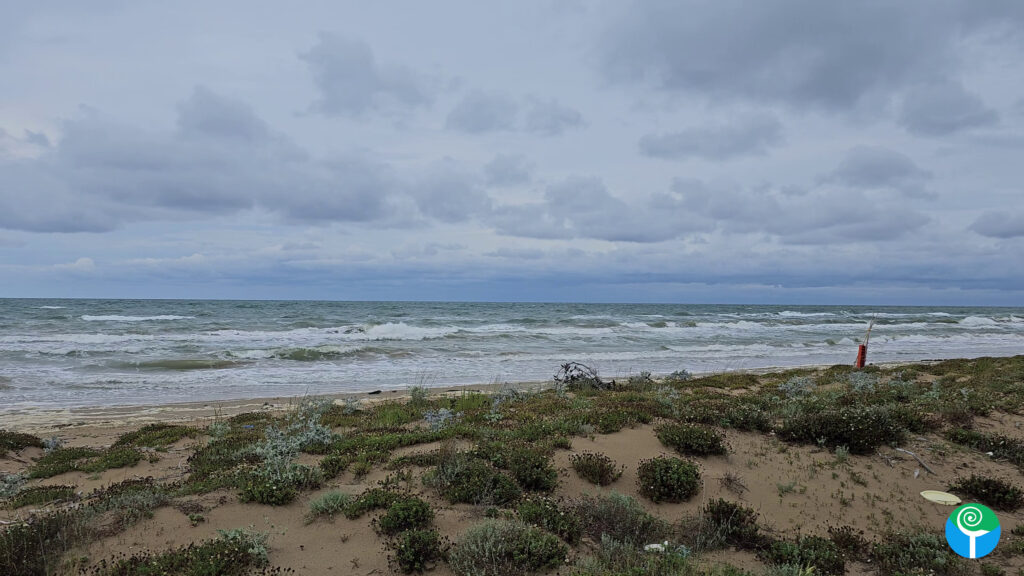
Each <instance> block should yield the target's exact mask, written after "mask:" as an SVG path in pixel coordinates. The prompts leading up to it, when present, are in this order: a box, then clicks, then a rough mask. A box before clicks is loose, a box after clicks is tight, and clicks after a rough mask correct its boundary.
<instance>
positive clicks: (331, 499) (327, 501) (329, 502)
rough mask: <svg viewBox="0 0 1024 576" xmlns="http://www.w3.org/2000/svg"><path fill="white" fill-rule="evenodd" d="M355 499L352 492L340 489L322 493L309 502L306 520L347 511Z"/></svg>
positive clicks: (332, 516) (309, 520) (330, 516)
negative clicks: (339, 490)
mask: <svg viewBox="0 0 1024 576" xmlns="http://www.w3.org/2000/svg"><path fill="white" fill-rule="evenodd" d="M353 499H354V498H353V496H352V495H351V494H345V493H344V492H338V491H331V492H327V493H326V494H322V495H320V496H319V497H317V498H315V499H313V500H312V501H311V502H310V503H309V514H308V515H307V516H306V521H307V522H312V521H313V520H315V519H317V518H320V517H323V516H326V517H328V518H334V517H335V516H337V515H338V514H342V513H343V512H345V510H346V509H348V507H349V505H351V504H352V500H353Z"/></svg>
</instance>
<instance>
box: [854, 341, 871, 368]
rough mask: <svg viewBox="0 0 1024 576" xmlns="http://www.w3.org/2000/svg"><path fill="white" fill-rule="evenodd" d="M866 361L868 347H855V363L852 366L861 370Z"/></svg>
mask: <svg viewBox="0 0 1024 576" xmlns="http://www.w3.org/2000/svg"><path fill="white" fill-rule="evenodd" d="M867 360H868V345H867V344H861V345H860V346H858V347H857V361H856V362H854V364H853V365H854V366H855V367H857V368H863V367H864V363H865V362H867Z"/></svg>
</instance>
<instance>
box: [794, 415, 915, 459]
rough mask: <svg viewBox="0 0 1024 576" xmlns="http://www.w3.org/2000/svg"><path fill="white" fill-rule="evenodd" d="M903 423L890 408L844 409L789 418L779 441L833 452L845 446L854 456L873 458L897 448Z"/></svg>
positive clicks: (901, 437)
mask: <svg viewBox="0 0 1024 576" xmlns="http://www.w3.org/2000/svg"><path fill="white" fill-rule="evenodd" d="M901 416H905V414H904V415H901ZM901 422H902V420H901V418H900V417H898V416H897V415H895V414H894V413H893V410H892V409H890V408H888V407H884V406H843V407H840V408H833V409H825V410H822V411H820V412H815V411H805V412H801V413H799V414H796V415H794V416H793V417H791V418H787V419H786V420H785V422H784V423H783V425H782V428H781V429H780V430H779V437H780V438H782V439H783V440H787V441H790V442H801V443H804V444H821V445H824V446H828V447H830V448H835V447H837V446H846V447H847V448H849V449H850V452H852V453H854V454H871V453H873V452H874V451H875V449H876V448H878V447H879V446H881V445H883V444H898V443H899V442H900V441H901V440H902V439H903V437H904V435H905V434H906V430H905V429H904V427H903V424H902V423H901Z"/></svg>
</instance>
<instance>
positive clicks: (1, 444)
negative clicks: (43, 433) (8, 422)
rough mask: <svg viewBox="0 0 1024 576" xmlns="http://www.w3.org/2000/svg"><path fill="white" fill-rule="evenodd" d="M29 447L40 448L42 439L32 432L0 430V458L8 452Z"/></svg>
mask: <svg viewBox="0 0 1024 576" xmlns="http://www.w3.org/2000/svg"><path fill="white" fill-rule="evenodd" d="M29 447H35V448H42V447H43V440H42V439H41V438H39V437H38V436H33V435H32V434H24V433H22V432H11V431H9V430H0V458H2V457H4V456H6V455H7V453H8V452H16V451H18V450H22V449H24V448H29Z"/></svg>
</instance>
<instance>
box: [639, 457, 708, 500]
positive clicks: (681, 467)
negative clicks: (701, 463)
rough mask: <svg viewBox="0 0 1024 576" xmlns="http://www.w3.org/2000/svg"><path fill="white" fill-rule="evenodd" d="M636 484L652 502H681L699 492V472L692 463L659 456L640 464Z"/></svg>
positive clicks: (641, 492)
mask: <svg viewBox="0 0 1024 576" xmlns="http://www.w3.org/2000/svg"><path fill="white" fill-rule="evenodd" d="M636 483H637V487H638V488H639V489H640V494H642V495H643V496H645V497H647V498H650V499H651V500H652V501H654V502H683V501H685V500H688V499H689V498H690V497H691V496H693V495H694V494H696V493H697V491H698V490H700V470H699V469H698V468H697V466H696V465H695V464H693V463H692V462H687V461H685V460H680V459H679V458H673V457H664V456H660V457H658V458H652V459H650V460H644V461H643V462H641V463H640V467H639V468H638V469H637V479H636Z"/></svg>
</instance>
